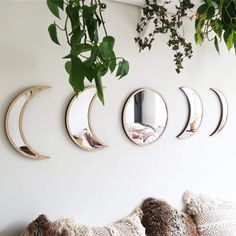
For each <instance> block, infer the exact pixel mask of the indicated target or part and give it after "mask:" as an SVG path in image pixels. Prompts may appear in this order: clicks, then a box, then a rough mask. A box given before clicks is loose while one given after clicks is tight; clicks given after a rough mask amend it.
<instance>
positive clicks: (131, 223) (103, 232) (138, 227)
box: [21, 210, 145, 236]
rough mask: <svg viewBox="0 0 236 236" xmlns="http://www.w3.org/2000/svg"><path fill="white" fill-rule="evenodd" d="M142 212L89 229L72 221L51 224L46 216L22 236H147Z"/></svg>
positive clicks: (59, 221)
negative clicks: (142, 221) (142, 222)
mask: <svg viewBox="0 0 236 236" xmlns="http://www.w3.org/2000/svg"><path fill="white" fill-rule="evenodd" d="M141 215H142V213H141V210H137V211H136V212H135V213H133V214H132V215H130V216H128V217H125V218H124V219H122V220H120V221H119V222H116V223H113V224H110V225H107V226H105V227H89V226H85V225H79V224H76V223H75V222H74V221H72V220H70V219H61V220H58V221H55V222H51V221H49V220H48V219H47V217H46V216H45V215H40V216H39V217H38V218H37V219H36V220H34V221H33V222H32V223H31V224H30V225H29V226H28V227H27V229H26V230H25V231H24V232H23V233H22V234H21V236H34V235H37V236H145V229H144V227H143V226H142V224H141Z"/></svg>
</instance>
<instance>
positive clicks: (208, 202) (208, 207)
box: [183, 192, 236, 236]
mask: <svg viewBox="0 0 236 236" xmlns="http://www.w3.org/2000/svg"><path fill="white" fill-rule="evenodd" d="M183 199H184V202H185V205H186V211H187V212H188V213H189V214H190V215H192V216H193V218H194V220H195V222H196V224H197V229H198V232H199V234H200V236H236V206H235V205H233V204H232V203H231V202H229V201H224V200H220V199H212V198H209V197H206V196H204V195H200V194H199V195H196V194H193V193H190V192H185V193H184V195H183Z"/></svg>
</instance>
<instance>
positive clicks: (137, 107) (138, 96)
mask: <svg viewBox="0 0 236 236" xmlns="http://www.w3.org/2000/svg"><path fill="white" fill-rule="evenodd" d="M167 118H168V112H167V106H166V103H165V101H164V99H163V98H162V97H161V95H160V94H158V93H157V92H156V91H154V90H152V89H148V88H142V89H138V90H137V91H135V92H133V93H132V94H131V95H130V96H129V98H128V99H127V101H126V103H125V105H124V108H123V114H122V125H123V128H124V131H125V133H126V135H127V137H128V138H129V139H130V140H131V141H132V142H133V143H134V144H137V145H140V146H144V145H147V144H151V143H153V142H155V141H157V140H158V139H159V138H160V137H161V135H162V133H163V132H164V130H165V128H166V125H167Z"/></svg>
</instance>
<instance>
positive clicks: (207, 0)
mask: <svg viewBox="0 0 236 236" xmlns="http://www.w3.org/2000/svg"><path fill="white" fill-rule="evenodd" d="M204 2H205V3H206V4H208V5H209V6H210V5H211V4H212V0H204Z"/></svg>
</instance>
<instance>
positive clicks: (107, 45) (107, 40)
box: [101, 36, 115, 54]
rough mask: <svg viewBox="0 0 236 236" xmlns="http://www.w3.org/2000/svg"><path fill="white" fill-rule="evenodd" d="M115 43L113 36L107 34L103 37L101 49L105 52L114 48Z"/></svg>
mask: <svg viewBox="0 0 236 236" xmlns="http://www.w3.org/2000/svg"><path fill="white" fill-rule="evenodd" d="M114 44H115V39H114V38H113V37H112V36H106V37H104V38H103V40H102V43H101V50H103V51H104V54H106V52H108V54H109V53H110V51H112V50H113V48H114Z"/></svg>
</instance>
